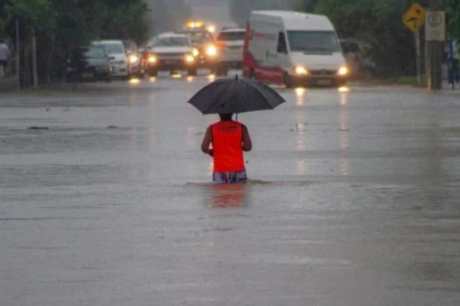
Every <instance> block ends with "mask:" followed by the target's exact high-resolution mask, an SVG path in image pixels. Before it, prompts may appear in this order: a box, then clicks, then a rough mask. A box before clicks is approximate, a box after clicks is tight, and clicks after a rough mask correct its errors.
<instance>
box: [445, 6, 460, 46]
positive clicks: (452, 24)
mask: <svg viewBox="0 0 460 306" xmlns="http://www.w3.org/2000/svg"><path fill="white" fill-rule="evenodd" d="M445 7H446V10H447V16H448V18H447V20H448V28H449V33H450V35H451V37H452V38H455V39H457V40H460V1H458V0H445Z"/></svg>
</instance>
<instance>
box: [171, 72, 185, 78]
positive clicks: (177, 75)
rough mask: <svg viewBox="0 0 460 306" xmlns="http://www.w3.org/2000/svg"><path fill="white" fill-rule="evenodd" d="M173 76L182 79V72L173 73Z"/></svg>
mask: <svg viewBox="0 0 460 306" xmlns="http://www.w3.org/2000/svg"><path fill="white" fill-rule="evenodd" d="M171 78H173V79H181V78H182V74H180V73H174V74H171Z"/></svg>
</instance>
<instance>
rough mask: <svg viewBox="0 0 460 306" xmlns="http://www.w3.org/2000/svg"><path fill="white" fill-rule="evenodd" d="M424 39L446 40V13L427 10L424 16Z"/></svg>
mask: <svg viewBox="0 0 460 306" xmlns="http://www.w3.org/2000/svg"><path fill="white" fill-rule="evenodd" d="M425 39H426V40H427V41H445V40H446V13H445V12H444V11H429V12H428V14H427V16H426V26H425Z"/></svg>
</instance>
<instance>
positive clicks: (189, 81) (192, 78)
mask: <svg viewBox="0 0 460 306" xmlns="http://www.w3.org/2000/svg"><path fill="white" fill-rule="evenodd" d="M193 80H195V78H194V77H193V76H191V75H189V76H188V77H187V82H188V83H192V82H193Z"/></svg>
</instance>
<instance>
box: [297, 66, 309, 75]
mask: <svg viewBox="0 0 460 306" xmlns="http://www.w3.org/2000/svg"><path fill="white" fill-rule="evenodd" d="M295 74H297V75H302V76H305V75H308V69H307V68H305V67H304V66H296V67H295Z"/></svg>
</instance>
